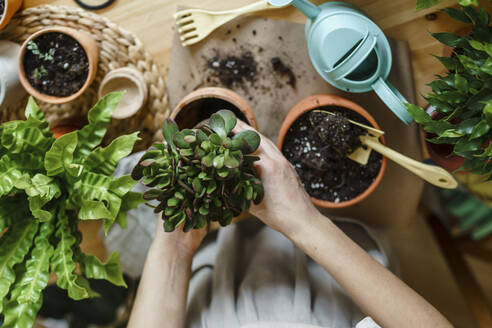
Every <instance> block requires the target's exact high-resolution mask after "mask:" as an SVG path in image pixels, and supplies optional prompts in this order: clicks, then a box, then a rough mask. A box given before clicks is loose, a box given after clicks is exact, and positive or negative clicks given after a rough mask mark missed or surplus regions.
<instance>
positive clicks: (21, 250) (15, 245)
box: [0, 219, 38, 313]
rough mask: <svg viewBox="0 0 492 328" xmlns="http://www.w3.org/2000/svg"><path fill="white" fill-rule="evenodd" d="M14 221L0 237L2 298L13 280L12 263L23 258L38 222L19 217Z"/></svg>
mask: <svg viewBox="0 0 492 328" xmlns="http://www.w3.org/2000/svg"><path fill="white" fill-rule="evenodd" d="M16 222H17V224H15V225H13V226H12V227H11V228H9V230H8V231H7V232H6V233H5V236H3V237H2V238H1V243H0V298H1V299H2V300H3V299H5V297H6V296H7V294H8V293H9V290H10V287H11V285H12V284H13V283H14V281H15V272H14V265H16V264H17V263H21V262H22V261H23V260H24V257H25V256H26V255H27V253H28V252H29V249H30V247H31V245H32V240H33V239H34V236H35V234H36V232H37V229H38V223H37V222H36V221H35V220H32V219H20V220H19V221H16ZM1 312H2V303H1V302H0V313H1Z"/></svg>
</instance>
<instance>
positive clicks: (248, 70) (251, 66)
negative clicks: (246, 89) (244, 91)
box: [207, 52, 258, 88]
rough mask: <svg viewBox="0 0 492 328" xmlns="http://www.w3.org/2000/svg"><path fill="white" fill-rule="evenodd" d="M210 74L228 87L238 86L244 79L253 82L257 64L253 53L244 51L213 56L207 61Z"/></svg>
mask: <svg viewBox="0 0 492 328" xmlns="http://www.w3.org/2000/svg"><path fill="white" fill-rule="evenodd" d="M207 65H208V67H209V68H210V69H211V70H212V76H213V77H215V78H217V79H218V80H219V81H220V82H221V83H222V84H223V85H225V86H226V87H228V88H231V87H232V86H238V85H241V84H243V83H244V82H245V81H250V82H253V81H254V79H255V77H256V74H257V66H258V63H257V62H256V60H255V58H254V56H253V54H252V53H251V52H245V53H243V54H242V55H240V56H232V55H228V56H226V57H223V58H221V57H219V56H215V57H213V58H212V59H210V60H209V61H208V63H207Z"/></svg>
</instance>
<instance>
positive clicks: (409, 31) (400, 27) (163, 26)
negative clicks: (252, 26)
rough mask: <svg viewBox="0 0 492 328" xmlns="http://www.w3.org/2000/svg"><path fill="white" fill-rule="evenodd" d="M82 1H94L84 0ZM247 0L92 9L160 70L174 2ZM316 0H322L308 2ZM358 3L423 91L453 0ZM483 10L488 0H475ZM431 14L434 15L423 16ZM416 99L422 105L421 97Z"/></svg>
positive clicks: (295, 14) (160, 0) (130, 1)
mask: <svg viewBox="0 0 492 328" xmlns="http://www.w3.org/2000/svg"><path fill="white" fill-rule="evenodd" d="M86 1H87V2H88V3H91V1H92V3H97V2H100V1H97V2H96V1H94V0H86ZM251 2H253V0H229V1H217V0H116V1H115V2H114V4H113V5H111V6H110V7H109V8H106V9H104V10H101V11H99V12H98V13H99V14H101V15H104V16H106V17H108V18H109V19H111V20H112V21H113V22H115V23H117V24H119V25H121V26H122V27H124V28H126V29H128V30H129V31H132V32H134V33H135V34H136V35H137V36H138V37H139V38H140V39H141V40H142V42H143V43H144V44H145V46H146V48H147V50H148V51H149V52H150V53H151V54H152V55H153V57H154V60H155V61H156V62H157V63H158V64H159V65H160V66H161V68H162V71H163V72H165V71H166V69H167V67H168V64H169V60H170V56H171V45H172V37H173V33H171V31H172V30H173V25H174V21H173V18H172V14H173V13H174V12H175V11H176V8H177V7H178V6H189V7H197V8H206V9H212V10H224V9H233V8H236V7H240V6H243V5H246V4H249V3H251ZM314 2H315V3H321V2H324V1H319V0H318V1H314ZM349 2H351V3H353V4H355V5H357V6H359V7H361V8H362V9H363V10H364V11H365V12H366V14H367V15H368V16H369V17H370V18H372V19H373V20H374V21H375V22H376V23H377V24H378V25H379V26H380V27H381V28H383V30H384V31H385V32H386V34H387V35H388V36H390V37H393V38H395V39H399V40H405V41H407V42H408V43H409V45H410V49H411V51H412V63H413V67H414V79H415V87H416V88H415V89H416V91H417V94H418V95H420V94H425V92H426V91H427V87H426V84H427V83H429V82H430V81H432V79H433V76H434V75H435V74H438V73H441V72H442V66H441V65H440V64H439V63H438V62H437V60H436V59H434V58H433V57H432V56H431V55H430V54H439V55H440V54H441V53H442V46H441V45H440V44H439V43H438V42H437V41H435V40H434V39H433V38H432V37H431V36H430V35H429V31H432V32H442V31H457V30H459V29H460V28H461V27H462V24H460V23H458V22H455V21H453V20H451V19H450V18H449V17H447V15H446V14H444V13H441V12H437V15H431V17H426V15H427V14H432V13H436V11H437V10H438V9H439V8H443V7H446V6H450V5H454V4H455V3H456V1H455V0H444V1H442V3H441V4H440V5H439V6H436V7H433V8H431V9H429V10H424V11H420V12H415V2H416V0H391V1H390V0H350V1H349ZM481 2H482V3H483V4H486V5H487V6H488V7H489V9H490V8H492V3H491V2H490V1H487V0H482V1H481ZM40 4H54V5H55V4H56V5H71V6H76V4H75V1H73V0H24V7H25V8H28V7H33V6H37V5H40ZM264 15H265V16H268V17H273V18H279V19H286V20H290V21H295V22H303V21H304V20H305V17H304V16H303V15H302V14H301V13H300V12H299V11H298V10H296V9H295V8H292V7H290V8H286V9H281V10H277V11H269V12H265V14H264ZM429 19H434V20H429ZM418 103H419V104H420V105H424V104H425V101H424V100H423V99H422V97H420V96H419V97H418Z"/></svg>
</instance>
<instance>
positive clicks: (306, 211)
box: [236, 121, 319, 237]
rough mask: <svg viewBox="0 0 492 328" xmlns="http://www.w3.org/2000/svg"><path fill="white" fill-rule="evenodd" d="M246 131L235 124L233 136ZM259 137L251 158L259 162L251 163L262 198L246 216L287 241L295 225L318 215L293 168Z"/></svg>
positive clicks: (267, 141) (276, 149)
mask: <svg viewBox="0 0 492 328" xmlns="http://www.w3.org/2000/svg"><path fill="white" fill-rule="evenodd" d="M247 129H249V130H253V128H251V127H250V126H249V125H247V124H246V123H244V122H241V121H238V123H237V125H236V130H237V131H236V132H240V131H242V130H247ZM259 134H260V136H261V144H260V147H259V148H258V150H257V152H256V153H255V155H257V156H259V157H260V160H259V161H257V162H255V166H256V168H257V169H258V171H259V173H260V177H261V181H262V182H263V186H264V188H265V196H264V198H263V201H262V202H261V203H260V204H259V205H254V204H252V205H251V208H250V213H251V214H253V215H254V216H256V217H258V218H259V219H260V220H262V221H263V222H264V223H265V224H267V225H268V226H270V227H271V228H272V229H275V230H277V231H280V232H282V233H283V234H285V235H286V236H287V237H289V236H290V235H291V233H292V232H293V231H295V229H297V227H298V226H299V225H303V224H305V223H306V222H305V221H307V220H309V218H311V217H313V216H316V215H319V212H318V210H317V209H316V207H315V206H314V205H313V203H312V202H311V199H310V198H309V195H308V194H307V193H306V191H305V190H304V188H303V187H302V185H301V182H300V179H299V176H298V175H297V172H296V171H295V169H294V167H293V166H292V165H291V164H290V163H289V161H287V159H286V158H285V157H284V156H283V155H282V153H281V152H280V150H279V149H278V148H277V146H276V145H275V144H274V143H273V142H272V141H271V140H270V139H268V138H267V137H265V136H263V135H262V134H261V133H259Z"/></svg>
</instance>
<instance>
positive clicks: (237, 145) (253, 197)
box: [132, 110, 263, 231]
mask: <svg viewBox="0 0 492 328" xmlns="http://www.w3.org/2000/svg"><path fill="white" fill-rule="evenodd" d="M236 122H237V120H236V117H235V115H234V114H233V113H232V112H231V111H229V110H220V111H218V112H217V113H214V114H212V116H211V117H210V119H209V120H207V121H205V122H202V123H201V124H199V125H198V126H197V127H196V128H194V129H182V130H179V128H178V125H177V124H176V123H175V122H174V121H173V120H172V119H168V120H166V121H165V123H164V126H163V129H162V132H163V135H164V139H165V141H164V143H160V144H155V145H154V146H153V148H152V149H151V150H149V151H148V152H147V153H145V154H144V155H143V156H142V158H141V159H140V161H139V163H138V164H137V166H136V167H135V168H134V170H133V172H132V177H133V178H134V179H135V180H141V181H142V183H144V184H145V185H147V186H148V187H150V188H151V189H149V190H148V191H147V192H145V193H144V195H143V197H144V199H146V200H148V201H152V200H156V201H157V206H155V210H154V211H155V212H156V213H160V212H162V218H163V220H164V229H165V231H173V230H174V229H176V228H177V227H178V226H180V225H181V224H183V223H184V225H183V230H184V231H189V230H191V229H199V228H203V227H204V226H205V225H208V224H210V223H211V222H215V221H218V222H219V223H220V224H221V225H222V226H224V225H227V224H230V223H231V221H232V219H233V218H234V217H236V216H238V215H239V214H240V213H241V212H243V211H247V210H248V209H249V207H250V204H251V201H253V202H254V203H255V204H258V203H260V202H261V200H262V199H263V185H262V183H261V180H260V179H259V178H258V175H257V172H256V170H255V168H254V166H253V163H254V162H255V161H257V160H258V159H259V158H258V157H256V156H253V155H251V154H252V153H253V152H254V151H256V149H257V148H258V146H259V144H260V136H259V135H258V134H257V133H256V132H254V131H251V130H248V131H242V132H239V133H237V134H235V135H233V134H232V129H233V128H234V127H235V125H236ZM149 205H150V206H153V205H151V204H149Z"/></svg>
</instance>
